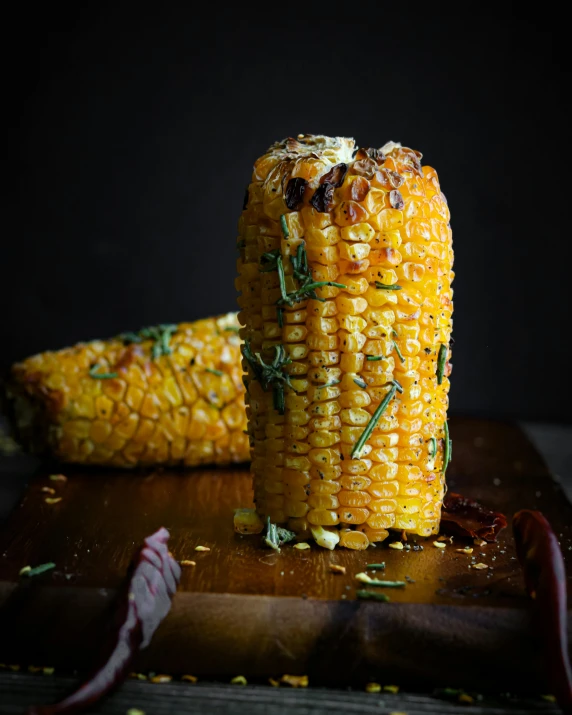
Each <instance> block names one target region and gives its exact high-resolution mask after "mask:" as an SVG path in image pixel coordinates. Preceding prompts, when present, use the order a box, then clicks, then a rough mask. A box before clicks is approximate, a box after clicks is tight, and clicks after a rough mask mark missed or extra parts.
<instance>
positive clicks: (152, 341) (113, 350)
mask: <svg viewBox="0 0 572 715" xmlns="http://www.w3.org/2000/svg"><path fill="white" fill-rule="evenodd" d="M244 275H248V276H250V277H253V276H254V274H253V273H248V272H245V273H244ZM166 328H168V329H167V330H165V329H166ZM303 329H304V330H305V328H303ZM238 330H239V324H238V320H237V316H236V314H234V313H229V314H228V315H224V316H220V317H218V318H209V319H206V320H199V321H196V322H194V323H181V324H179V325H174V326H159V327H158V328H156V329H152V330H150V329H147V331H145V330H143V331H141V332H140V333H138V334H134V333H126V334H125V335H123V336H119V337H117V338H113V339H111V340H108V341H106V342H102V341H93V342H91V343H79V344H78V345H76V346H75V347H73V348H66V349H64V350H60V351H58V352H47V353H42V354H40V355H35V356H33V357H31V358H28V359H27V360H24V361H23V362H20V363H18V364H16V365H14V366H13V367H12V370H11V377H10V382H9V386H8V395H9V397H10V398H11V399H12V402H13V406H14V414H15V422H16V427H17V428H18V431H19V434H20V437H21V439H22V441H23V442H24V443H25V444H26V445H27V446H28V447H29V448H30V449H31V450H32V451H34V452H36V453H46V452H49V453H51V454H53V455H54V456H55V457H56V458H58V459H60V460H62V461H64V462H81V463H87V464H104V465H112V466H115V467H135V466H137V465H155V464H166V465H174V464H182V465H188V466H193V465H197V464H204V463H217V464H228V463H232V462H244V461H247V460H248V458H249V444H248V437H247V436H246V435H245V434H244V430H245V428H246V413H245V407H244V386H243V384H242V369H241V358H240V344H241V340H240V338H239V336H238V334H237V333H238ZM153 331H155V332H153ZM261 397H266V394H265V393H264V392H263V391H262V393H261Z"/></svg>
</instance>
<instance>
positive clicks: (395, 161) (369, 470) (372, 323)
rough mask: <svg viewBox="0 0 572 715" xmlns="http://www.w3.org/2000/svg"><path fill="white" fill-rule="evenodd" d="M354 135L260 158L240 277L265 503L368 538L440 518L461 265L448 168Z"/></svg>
mask: <svg viewBox="0 0 572 715" xmlns="http://www.w3.org/2000/svg"><path fill="white" fill-rule="evenodd" d="M354 149H355V146H354V142H353V140H350V139H340V138H334V139H332V138H328V137H320V136H312V135H301V136H300V137H299V138H298V139H297V140H294V139H287V140H285V141H283V142H279V143H277V144H274V145H273V146H272V147H271V148H270V149H269V150H268V152H267V154H265V155H264V156H263V157H261V158H260V159H259V160H258V161H257V162H256V164H255V167H254V173H253V177H252V182H251V184H250V187H249V199H248V203H247V206H246V209H245V211H244V213H243V215H242V217H241V219H240V222H239V233H240V236H239V244H238V245H239V247H240V258H239V261H238V274H239V278H238V279H237V287H238V289H239V291H240V293H241V295H240V298H239V305H240V306H241V308H242V311H241V313H240V321H241V323H242V324H243V326H244V328H243V330H242V331H241V335H242V337H244V339H245V340H246V342H247V344H248V346H249V350H250V357H249V355H248V354H246V353H245V360H244V367H245V369H247V370H248V375H247V376H246V377H245V379H246V381H247V384H248V394H247V396H246V400H247V404H248V409H247V414H248V419H249V431H250V439H251V443H252V456H253V461H252V466H251V472H252V475H253V480H254V490H255V493H256V494H257V495H259V496H258V497H257V508H258V510H259V515H260V517H261V518H262V519H263V520H264V519H265V518H266V517H267V516H270V517H271V518H272V519H273V520H274V517H277V516H282V518H283V520H284V521H285V522H287V523H288V525H289V526H290V528H292V529H293V530H296V531H298V530H300V531H302V532H304V538H309V534H308V530H309V529H310V530H311V531H312V532H313V535H314V538H315V539H316V540H317V541H318V542H320V540H322V541H323V540H324V538H325V539H326V541H327V543H326V544H325V545H326V547H327V548H332V547H333V546H334V545H335V543H334V542H336V543H339V545H340V546H345V547H347V548H354V549H355V548H366V547H367V545H368V544H369V543H373V542H376V541H382V540H384V539H386V538H387V536H388V529H400V530H405V531H410V532H412V533H416V534H421V535H430V534H432V533H436V530H437V527H438V523H439V516H440V509H441V501H442V498H443V492H444V471H445V466H446V465H444V464H443V459H444V457H445V451H444V448H443V445H444V441H445V439H446V437H445V421H446V411H447V404H448V398H447V393H448V390H449V375H450V372H451V367H450V363H449V362H448V359H449V358H450V350H449V347H448V344H449V340H450V334H451V327H452V291H451V282H452V280H453V277H454V274H453V271H452V259H453V252H452V242H451V232H450V228H449V226H448V221H449V212H448V208H447V205H446V202H445V200H444V198H443V196H442V194H441V191H440V188H439V183H438V179H437V175H436V173H435V172H434V170H432V169H427V168H426V169H425V170H424V169H423V168H422V166H421V163H420V154H419V153H418V152H415V151H413V150H411V149H407V148H404V147H401V145H399V144H396V143H393V142H390V143H389V144H388V145H386V146H385V147H384V148H383V149H382V150H381V151H378V150H365V149H364V150H358V151H357V153H355V152H354ZM332 185H333V191H332V189H331V187H332ZM280 211H282V212H283V213H282V214H280V215H278V214H279V212H280ZM278 225H280V228H281V232H282V236H281V237H280V235H279V233H277V232H276V227H277V226H278ZM253 249H256V250H253ZM270 251H272V254H271V260H270V258H269V255H268V252H270ZM264 253H266V254H267V255H266V256H264V257H263V254H264ZM272 262H273V263H274V264H275V266H274V265H272ZM261 264H265V265H264V272H260V268H261ZM269 267H270V269H269ZM326 284H327V285H326ZM442 345H443V346H444V347H443V348H442V347H441V346H442ZM280 346H282V347H283V350H282V348H281V347H280ZM443 350H445V353H443ZM258 354H259V355H260V360H262V361H263V364H261V363H260V361H259V360H258V358H255V357H254V356H255V355H258ZM439 355H441V362H440V367H439V370H440V372H439V379H437V374H438V373H437V371H438V363H439ZM443 355H445V357H446V358H447V359H446V360H445V365H443V360H442V356H443ZM281 356H282V357H281ZM265 388H267V390H266V391H265ZM116 389H117V390H119V387H118V388H116ZM134 397H136V396H134ZM203 398H204V399H207V397H206V395H204V394H203ZM111 400H113V397H111ZM87 409H89V406H88V407H87ZM155 409H157V410H159V411H160V410H161V409H162V405H161V404H159V405H156V406H155ZM86 419H87V418H86ZM286 428H287V429H288V430H293V429H298V430H301V432H300V433H299V434H296V435H294V434H288V435H287V434H286V432H285V429H286ZM74 438H75V437H74ZM435 445H437V452H438V453H437V454H435V453H434V451H435V449H434V447H435ZM332 535H335V536H332ZM323 545H324V544H323Z"/></svg>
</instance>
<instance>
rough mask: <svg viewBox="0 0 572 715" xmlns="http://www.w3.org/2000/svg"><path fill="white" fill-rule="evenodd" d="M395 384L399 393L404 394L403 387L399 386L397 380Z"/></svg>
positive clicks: (394, 381)
mask: <svg viewBox="0 0 572 715" xmlns="http://www.w3.org/2000/svg"><path fill="white" fill-rule="evenodd" d="M392 382H393V384H394V385H395V387H396V388H397V392H399V393H402V392H403V387H402V386H401V385H400V384H399V382H398V381H397V380H392Z"/></svg>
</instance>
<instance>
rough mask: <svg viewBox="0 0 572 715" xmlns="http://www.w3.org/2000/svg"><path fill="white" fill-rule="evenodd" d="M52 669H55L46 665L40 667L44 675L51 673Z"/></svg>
mask: <svg viewBox="0 0 572 715" xmlns="http://www.w3.org/2000/svg"><path fill="white" fill-rule="evenodd" d="M54 671H55V668H46V667H44V668H42V673H43V674H44V675H53V674H54Z"/></svg>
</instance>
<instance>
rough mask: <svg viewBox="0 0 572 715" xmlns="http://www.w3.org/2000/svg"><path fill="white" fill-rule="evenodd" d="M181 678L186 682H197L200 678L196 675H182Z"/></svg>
mask: <svg viewBox="0 0 572 715" xmlns="http://www.w3.org/2000/svg"><path fill="white" fill-rule="evenodd" d="M181 680H184V681H185V683H196V682H198V680H199V679H198V678H197V676H196V675H181Z"/></svg>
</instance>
